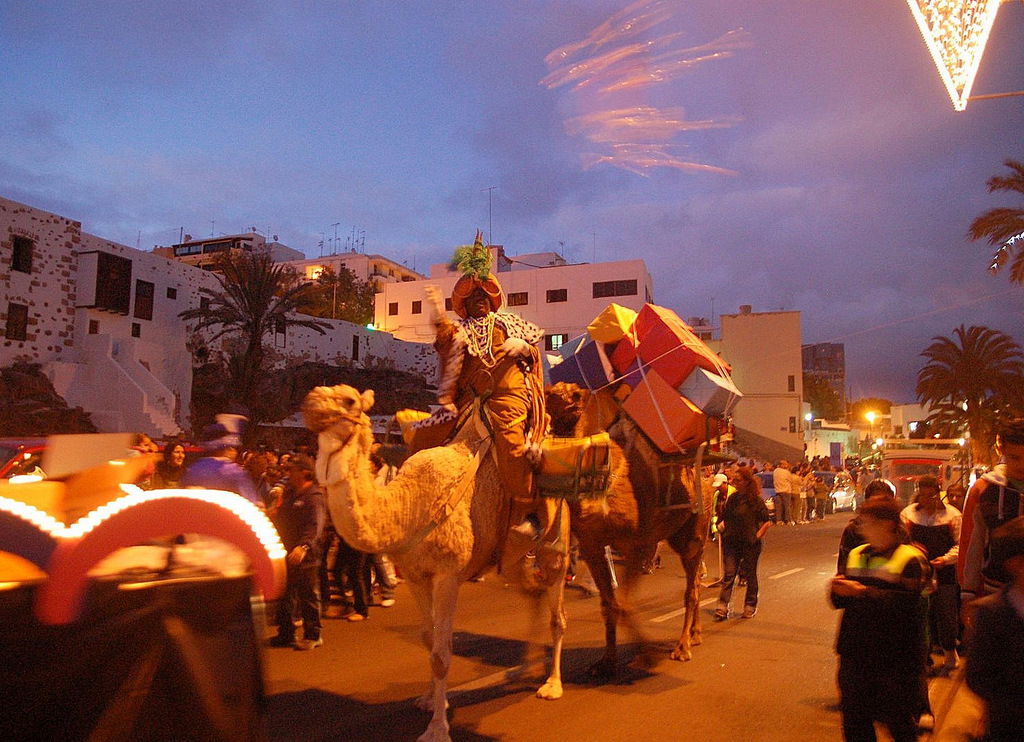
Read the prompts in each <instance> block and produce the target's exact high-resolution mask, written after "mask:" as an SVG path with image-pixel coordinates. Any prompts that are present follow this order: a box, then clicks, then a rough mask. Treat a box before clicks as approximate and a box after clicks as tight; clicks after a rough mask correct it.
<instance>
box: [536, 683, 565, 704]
mask: <svg viewBox="0 0 1024 742" xmlns="http://www.w3.org/2000/svg"><path fill="white" fill-rule="evenodd" d="M561 697H562V681H561V680H551V679H548V681H547V682H546V683H544V685H542V686H541V687H540V688H538V689H537V698H543V699H544V700H545V701H557V700H558V699H559V698H561Z"/></svg>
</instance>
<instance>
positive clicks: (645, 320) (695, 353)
mask: <svg viewBox="0 0 1024 742" xmlns="http://www.w3.org/2000/svg"><path fill="white" fill-rule="evenodd" d="M631 334H632V335H633V336H635V337H636V338H637V339H638V340H639V342H637V344H636V356H638V357H639V358H640V360H642V361H643V362H644V363H648V364H650V366H651V368H653V369H654V370H655V371H657V372H658V373H659V374H661V376H662V378H664V379H665V381H666V382H668V384H669V386H672V387H677V386H679V385H680V384H682V383H683V380H684V379H686V378H687V377H688V376H689V375H690V374H691V373H692V372H693V370H694V369H695V368H698V367H700V368H703V369H705V370H707V371H711V372H712V373H718V372H719V371H721V370H725V371H731V368H730V367H729V365H728V364H727V363H726V362H725V361H723V360H722V359H721V358H719V357H718V355H717V354H716V353H715V352H714V351H712V350H711V349H710V348H709V347H708V346H707V345H706V344H705V343H704V341H703V340H701V339H700V338H698V337H697V336H696V335H695V334H694V333H693V330H691V329H690V326H689V325H687V324H686V323H685V322H683V321H682V320H681V319H679V316H678V315H677V314H676V313H675V312H673V311H672V310H671V309H665V308H664V307H659V306H655V305H654V304H644V306H643V309H641V310H640V313H639V314H638V315H637V318H636V322H634V323H633V331H632V333H631ZM629 339H630V338H629V337H627V338H625V339H624V340H623V341H621V342H620V343H619V345H618V346H616V348H615V350H616V353H618V352H619V349H620V348H621V347H622V343H623V342H626V340H629ZM628 354H629V348H628V347H627V348H626V349H625V350H624V351H623V354H622V357H621V358H620V359H619V360H620V361H623V360H626V358H628ZM613 357H614V354H613ZM631 363H632V361H630V363H629V364H626V366H625V367H626V368H628V367H629V365H630V364H631ZM616 368H618V367H616Z"/></svg>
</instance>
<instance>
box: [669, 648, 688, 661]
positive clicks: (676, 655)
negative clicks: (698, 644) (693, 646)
mask: <svg viewBox="0 0 1024 742" xmlns="http://www.w3.org/2000/svg"><path fill="white" fill-rule="evenodd" d="M668 657H669V659H671V660H675V661H676V662H689V661H690V660H692V659H693V653H692V652H690V650H689V649H679V648H678V647H677V648H676V649H673V650H672V654H670V655H669V656H668Z"/></svg>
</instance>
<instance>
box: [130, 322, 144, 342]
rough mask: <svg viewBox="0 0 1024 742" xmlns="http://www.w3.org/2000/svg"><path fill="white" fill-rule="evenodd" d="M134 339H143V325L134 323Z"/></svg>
mask: <svg viewBox="0 0 1024 742" xmlns="http://www.w3.org/2000/svg"><path fill="white" fill-rule="evenodd" d="M132 337H133V338H139V337H142V325H140V324H139V323H138V322H132Z"/></svg>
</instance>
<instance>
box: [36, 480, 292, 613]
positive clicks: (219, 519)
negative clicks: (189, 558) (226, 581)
mask: <svg viewBox="0 0 1024 742" xmlns="http://www.w3.org/2000/svg"><path fill="white" fill-rule="evenodd" d="M123 489H125V491H127V492H129V494H127V495H125V496H124V497H120V498H118V499H116V500H112V501H111V502H109V503H107V504H106V505H102V506H101V507H99V508H97V509H96V510H94V511H93V512H91V513H89V514H88V515H86V516H85V517H83V518H82V519H81V520H79V521H77V522H75V523H74V524H73V525H72V526H70V527H68V528H67V529H66V530H65V532H64V534H63V537H62V538H61V539H60V541H59V543H58V545H57V548H56V551H55V552H54V554H53V556H52V558H51V559H50V569H49V573H50V574H49V580H48V581H47V582H46V583H45V584H43V585H42V587H41V588H40V590H39V593H38V596H37V601H36V615H37V616H38V618H39V620H41V621H42V622H44V623H48V624H63V623H68V622H69V621H72V620H74V618H75V617H76V616H77V615H78V611H79V608H80V606H81V602H82V598H83V596H84V593H85V589H86V586H87V584H88V572H89V570H90V569H92V567H93V566H95V565H96V564H98V563H99V562H100V561H101V560H102V559H103V558H104V557H106V556H107V555H109V554H111V553H113V552H114V551H117V550H118V549H120V548H122V547H126V546H134V545H137V544H139V543H140V542H143V541H147V540H151V539H158V538H164V537H167V536H172V535H174V534H178V533H201V534H204V535H208V536H214V537H216V538H220V539H223V540H225V541H227V542H229V543H232V544H234V545H235V546H237V547H238V548H239V549H241V551H242V552H243V553H245V554H246V556H247V557H248V558H249V562H250V564H251V565H252V571H253V573H254V576H255V581H256V585H257V587H258V588H259V590H260V591H261V592H262V593H263V595H264V597H265V598H266V599H268V600H272V599H274V598H277V597H279V596H280V595H281V593H282V592H283V590H284V581H285V564H284V557H285V550H284V546H283V545H282V544H281V540H280V538H279V537H278V535H277V531H276V530H275V529H274V526H273V524H271V522H270V520H269V519H268V518H267V517H266V515H264V514H263V513H262V511H260V509H259V508H257V507H256V506H255V505H253V504H252V503H251V502H249V501H248V500H246V499H245V498H243V497H241V496H240V495H236V494H234V493H232V492H221V491H215V490H153V491H150V492H143V491H142V490H139V489H138V488H137V487H131V486H126V487H123Z"/></svg>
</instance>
